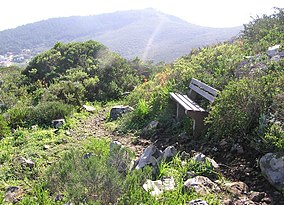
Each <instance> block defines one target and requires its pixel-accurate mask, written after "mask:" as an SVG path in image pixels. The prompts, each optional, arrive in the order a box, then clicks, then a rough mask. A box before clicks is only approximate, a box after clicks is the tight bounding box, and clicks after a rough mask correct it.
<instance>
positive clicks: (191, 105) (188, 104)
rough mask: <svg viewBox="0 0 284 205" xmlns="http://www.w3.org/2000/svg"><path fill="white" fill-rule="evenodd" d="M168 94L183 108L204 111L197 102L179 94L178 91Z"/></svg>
mask: <svg viewBox="0 0 284 205" xmlns="http://www.w3.org/2000/svg"><path fill="white" fill-rule="evenodd" d="M170 96H171V97H172V98H174V100H175V101H176V102H178V103H179V104H180V105H181V106H183V107H184V109H185V110H193V111H195V112H205V110H204V109H203V108H202V107H200V106H199V105H198V104H197V103H195V102H194V101H192V100H191V99H189V98H188V96H187V95H181V94H179V93H170Z"/></svg>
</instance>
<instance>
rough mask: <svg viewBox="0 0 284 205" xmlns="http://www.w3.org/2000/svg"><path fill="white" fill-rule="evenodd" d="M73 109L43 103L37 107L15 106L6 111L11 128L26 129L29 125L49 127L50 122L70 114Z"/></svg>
mask: <svg viewBox="0 0 284 205" xmlns="http://www.w3.org/2000/svg"><path fill="white" fill-rule="evenodd" d="M72 110H73V107H72V106H71V105H68V104H64V103H62V102H45V103H40V104H38V105H37V106H35V107H33V106H26V105H20V104H19V105H17V106H16V107H14V108H12V109H10V110H8V114H9V124H10V126H11V127H13V128H16V127H28V126H31V125H36V124H37V125H42V126H49V125H50V124H51V121H52V120H55V119H60V118H64V117H66V116H68V115H69V114H71V112H72Z"/></svg>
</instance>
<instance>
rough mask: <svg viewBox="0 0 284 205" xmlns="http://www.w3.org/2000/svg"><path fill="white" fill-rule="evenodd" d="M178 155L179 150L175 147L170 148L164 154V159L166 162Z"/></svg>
mask: <svg viewBox="0 0 284 205" xmlns="http://www.w3.org/2000/svg"><path fill="white" fill-rule="evenodd" d="M176 154H177V149H176V148H175V147H174V146H168V147H167V148H166V149H165V150H164V151H163V153H162V159H163V160H165V161H169V160H171V159H172V158H173V157H174V156H176Z"/></svg>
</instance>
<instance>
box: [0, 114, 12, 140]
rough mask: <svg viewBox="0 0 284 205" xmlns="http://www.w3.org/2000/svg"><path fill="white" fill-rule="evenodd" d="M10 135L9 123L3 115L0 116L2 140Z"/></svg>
mask: <svg viewBox="0 0 284 205" xmlns="http://www.w3.org/2000/svg"><path fill="white" fill-rule="evenodd" d="M9 133H10V129H9V127H8V123H7V122H6V120H5V119H4V117H3V115H1V114H0V140H1V139H2V138H4V137H5V136H6V135H8V134H9Z"/></svg>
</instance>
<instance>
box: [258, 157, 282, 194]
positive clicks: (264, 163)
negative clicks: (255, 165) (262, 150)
mask: <svg viewBox="0 0 284 205" xmlns="http://www.w3.org/2000/svg"><path fill="white" fill-rule="evenodd" d="M259 166H260V169H261V173H262V175H263V176H264V177H265V178H266V179H267V180H268V181H269V183H270V184H271V185H272V186H274V187H275V188H276V189H278V190H280V191H283V190H284V154H283V153H267V154H266V155H264V156H263V157H261V159H260V160H259Z"/></svg>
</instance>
